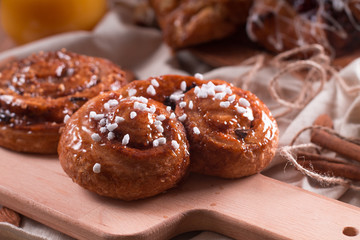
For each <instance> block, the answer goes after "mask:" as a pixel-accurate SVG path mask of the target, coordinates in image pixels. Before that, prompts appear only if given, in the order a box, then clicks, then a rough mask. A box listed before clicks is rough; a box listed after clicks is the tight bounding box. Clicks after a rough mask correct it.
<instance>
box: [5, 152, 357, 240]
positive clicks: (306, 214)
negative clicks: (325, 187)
mask: <svg viewBox="0 0 360 240" xmlns="http://www.w3.org/2000/svg"><path fill="white" fill-rule="evenodd" d="M0 156H1V157H0V166H1V167H0V204H3V205H5V206H7V207H9V208H12V209H14V210H16V211H18V212H20V213H21V214H23V215H25V216H28V217H30V218H33V219H35V220H37V221H39V222H41V223H43V224H45V225H48V226H50V227H52V228H54V229H56V230H59V231H61V232H64V233H66V234H68V235H70V236H72V237H75V238H79V239H168V238H170V237H172V236H175V235H177V234H179V233H183V232H187V231H193V230H211V231H215V232H218V233H222V234H224V235H227V236H229V237H233V238H235V239H348V238H350V237H349V236H353V235H357V234H358V231H359V230H360V210H359V208H356V207H354V206H351V205H348V204H345V203H342V202H339V201H336V200H332V199H328V198H325V197H322V196H319V195H316V194H313V193H310V192H307V191H305V190H302V189H299V188H296V187H293V186H290V185H288V184H285V183H282V182H279V181H276V180H273V179H270V178H268V177H265V176H262V175H260V174H258V175H254V176H251V177H247V178H243V179H238V180H223V179H219V178H213V177H205V176H201V175H195V174H191V175H190V176H189V177H188V179H186V180H185V181H184V183H183V184H182V185H181V186H180V187H178V188H177V189H174V190H170V191H168V192H167V193H164V194H161V195H159V196H155V197H152V198H149V199H145V200H140V201H135V202H124V201H120V200H114V199H108V198H104V197H100V196H97V195H95V194H93V193H90V192H88V191H87V190H84V189H82V188H81V187H79V186H78V185H77V184H75V183H73V182H72V181H71V180H70V178H68V177H67V176H66V175H65V173H64V172H63V171H62V168H61V166H60V164H59V162H58V159H57V157H51V156H40V155H29V154H19V153H15V152H11V151H7V150H4V149H0ZM359 237H360V236H359V235H358V236H356V237H351V239H359Z"/></svg>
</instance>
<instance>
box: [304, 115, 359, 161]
mask: <svg viewBox="0 0 360 240" xmlns="http://www.w3.org/2000/svg"><path fill="white" fill-rule="evenodd" d="M313 125H317V126H323V127H332V126H333V124H332V120H331V118H330V117H329V116H328V115H326V114H324V115H320V116H319V117H318V118H317V119H316V120H315V122H314V124H313ZM311 142H312V143H315V144H317V145H319V146H321V147H323V148H326V149H329V150H332V151H334V152H336V153H338V154H340V155H342V156H344V157H347V158H349V159H353V160H356V161H358V162H360V146H359V145H356V144H355V143H351V142H348V141H346V140H343V139H341V138H339V137H337V136H335V135H332V134H330V133H327V132H325V131H324V130H320V129H314V130H312V133H311Z"/></svg>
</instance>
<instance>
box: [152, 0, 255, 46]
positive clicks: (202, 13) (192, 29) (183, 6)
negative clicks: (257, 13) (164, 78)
mask: <svg viewBox="0 0 360 240" xmlns="http://www.w3.org/2000/svg"><path fill="white" fill-rule="evenodd" d="M150 3H151V5H152V7H153V8H154V10H155V13H156V16H157V20H158V22H159V25H160V27H161V29H162V30H163V36H164V40H165V42H166V43H167V44H168V45H169V46H170V47H172V48H173V49H178V48H183V47H188V46H191V45H195V44H199V43H204V42H209V41H211V40H216V39H221V38H223V37H226V36H229V35H230V34H232V33H234V32H235V31H236V30H237V28H238V27H239V26H240V25H241V24H245V22H246V18H247V16H248V12H249V9H250V6H251V4H252V1H249V0H222V1H218V0H165V1H164V0H151V1H150Z"/></svg>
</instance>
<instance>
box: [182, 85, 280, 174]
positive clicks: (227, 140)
mask: <svg viewBox="0 0 360 240" xmlns="http://www.w3.org/2000/svg"><path fill="white" fill-rule="evenodd" d="M175 113H176V115H177V116H178V117H181V116H186V118H185V119H184V121H183V124H184V126H185V129H186V133H187V137H188V140H189V143H190V159H191V171H193V172H198V173H201V174H206V175H211V176H218V177H223V178H240V177H244V176H249V175H252V174H255V173H258V172H260V171H261V170H263V169H264V168H265V167H266V166H267V165H268V164H269V163H270V161H271V160H272V159H273V157H274V155H275V150H276V148H277V143H278V128H277V124H276V121H275V119H274V118H273V117H272V115H271V113H270V111H269V109H268V108H267V107H266V106H265V104H264V103H263V102H261V101H260V99H258V98H257V97H256V96H255V95H254V94H252V93H250V92H248V91H244V90H242V89H240V88H236V87H234V86H232V85H231V84H229V83H227V82H224V81H221V80H210V81H207V82H205V83H204V84H202V85H201V87H195V88H193V89H191V90H190V91H188V92H187V93H185V95H184V98H183V100H181V101H180V102H178V104H177V105H176V110H175Z"/></svg>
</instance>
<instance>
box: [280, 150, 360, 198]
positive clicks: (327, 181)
mask: <svg viewBox="0 0 360 240" xmlns="http://www.w3.org/2000/svg"><path fill="white" fill-rule="evenodd" d="M306 148H317V146H316V145H315V144H312V143H307V144H299V145H295V146H284V147H281V148H280V149H279V153H280V156H282V157H283V158H285V159H286V160H287V161H288V162H290V163H291V164H292V165H293V166H294V167H295V168H296V169H297V170H298V171H300V172H301V173H302V174H304V175H306V176H308V177H310V178H312V179H314V180H316V181H317V182H319V183H320V184H321V185H323V186H331V185H341V186H344V187H347V188H351V189H354V190H357V191H360V186H357V185H355V184H354V183H353V181H351V180H349V179H345V178H341V177H334V176H326V175H323V174H319V173H317V172H315V171H313V170H309V169H307V168H304V167H303V166H301V164H299V163H298V162H297V160H296V158H295V155H296V154H295V152H296V151H297V150H299V149H306Z"/></svg>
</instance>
